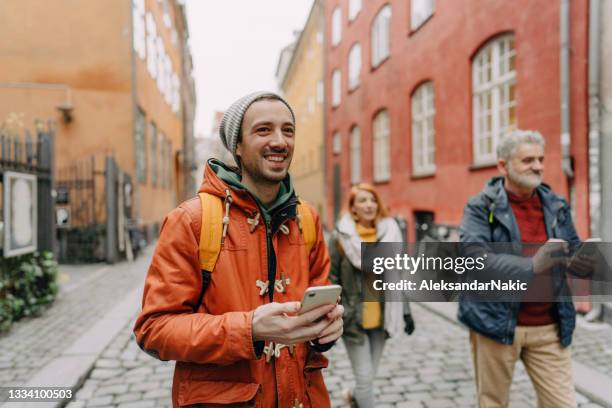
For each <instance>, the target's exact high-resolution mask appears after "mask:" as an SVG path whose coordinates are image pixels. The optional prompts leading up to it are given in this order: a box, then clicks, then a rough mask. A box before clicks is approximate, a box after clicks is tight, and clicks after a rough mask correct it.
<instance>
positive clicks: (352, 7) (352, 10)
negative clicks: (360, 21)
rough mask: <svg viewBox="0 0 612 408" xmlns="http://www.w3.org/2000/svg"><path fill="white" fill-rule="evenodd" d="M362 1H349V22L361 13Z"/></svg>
mask: <svg viewBox="0 0 612 408" xmlns="http://www.w3.org/2000/svg"><path fill="white" fill-rule="evenodd" d="M361 3H362V1H361V0H349V3H348V19H349V21H353V20H355V18H356V17H357V15H358V14H359V12H360V11H361V5H362V4H361Z"/></svg>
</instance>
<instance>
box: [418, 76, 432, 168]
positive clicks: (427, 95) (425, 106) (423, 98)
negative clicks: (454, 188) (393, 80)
mask: <svg viewBox="0 0 612 408" xmlns="http://www.w3.org/2000/svg"><path fill="white" fill-rule="evenodd" d="M435 114H436V109H435V105H434V89H433V84H432V82H431V81H429V82H425V83H424V84H422V85H421V86H419V87H418V88H417V89H416V90H415V91H414V93H413V94H412V173H413V174H414V175H417V176H418V175H425V174H431V173H433V172H435V171H436V162H435V152H436V144H435V135H436V132H435V128H434V117H435Z"/></svg>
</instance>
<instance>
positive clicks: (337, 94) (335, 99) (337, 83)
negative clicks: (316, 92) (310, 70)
mask: <svg viewBox="0 0 612 408" xmlns="http://www.w3.org/2000/svg"><path fill="white" fill-rule="evenodd" d="M341 92H342V76H341V75H340V70H339V69H335V70H334V72H333V74H332V106H334V107H335V106H338V105H340V101H341V99H342V97H341Z"/></svg>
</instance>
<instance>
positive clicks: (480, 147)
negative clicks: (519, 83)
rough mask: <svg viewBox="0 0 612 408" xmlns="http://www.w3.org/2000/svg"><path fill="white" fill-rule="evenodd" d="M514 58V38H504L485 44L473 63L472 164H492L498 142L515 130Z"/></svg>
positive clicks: (510, 36)
mask: <svg viewBox="0 0 612 408" xmlns="http://www.w3.org/2000/svg"><path fill="white" fill-rule="evenodd" d="M515 57H516V50H515V49H514V36H513V35H512V34H507V35H503V36H500V37H497V38H494V39H492V40H491V41H489V42H488V43H486V44H485V45H484V46H483V47H482V48H481V49H480V50H479V51H478V53H477V54H476V56H475V57H474V60H473V62H472V83H473V87H472V105H473V106H472V110H473V119H472V120H473V123H472V128H473V145H474V162H475V164H491V163H494V162H495V160H496V157H495V150H496V149H497V144H498V142H499V140H500V139H501V138H502V137H504V135H506V134H507V133H508V132H509V131H510V130H512V129H514V128H516V71H515Z"/></svg>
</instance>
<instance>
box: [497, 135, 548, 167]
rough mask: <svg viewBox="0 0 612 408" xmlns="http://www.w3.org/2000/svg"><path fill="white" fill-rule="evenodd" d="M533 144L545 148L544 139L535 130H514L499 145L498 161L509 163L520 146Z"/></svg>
mask: <svg viewBox="0 0 612 408" xmlns="http://www.w3.org/2000/svg"><path fill="white" fill-rule="evenodd" d="M525 143H531V144H539V145H540V146H542V147H544V145H545V144H546V142H545V140H544V137H543V136H542V134H541V133H540V132H536V131H535V130H519V129H517V130H513V131H512V132H511V133H510V134H509V135H507V136H505V137H502V138H501V140H500V141H499V144H498V145H497V159H498V160H505V161H508V160H510V158H511V157H512V155H513V154H514V152H515V151H516V148H517V147H519V145H522V144H525Z"/></svg>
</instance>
